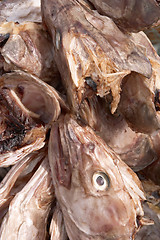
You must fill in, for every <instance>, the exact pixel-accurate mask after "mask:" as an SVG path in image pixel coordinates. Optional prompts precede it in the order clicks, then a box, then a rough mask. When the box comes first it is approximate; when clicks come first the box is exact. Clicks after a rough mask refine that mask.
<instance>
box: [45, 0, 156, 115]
mask: <svg viewBox="0 0 160 240" xmlns="http://www.w3.org/2000/svg"><path fill="white" fill-rule="evenodd" d="M81 2H83V1H81ZM81 2H80V3H79V2H78V1H75V0H72V1H70V2H69V3H68V1H64V0H63V1H62V0H58V1H54V0H52V1H48V0H43V1H42V16H43V22H44V24H45V25H46V26H47V27H48V29H49V31H50V33H51V35H52V39H53V44H54V53H55V61H56V63H57V67H58V69H59V71H60V73H61V76H62V79H63V80H64V85H65V87H66V89H67V95H68V99H69V102H70V106H71V107H72V110H73V111H75V112H77V111H78V108H79V104H80V103H81V101H82V100H83V98H84V96H86V94H85V93H86V92H85V91H86V81H85V80H86V78H91V79H92V81H93V82H95V84H96V85H97V91H96V92H95V94H97V95H100V96H105V95H107V94H108V93H109V92H110V91H111V92H112V95H113V103H112V113H113V112H114V111H115V110H116V108H117V105H118V102H119V96H120V90H121V89H120V85H121V81H122V79H123V78H124V76H126V75H128V74H129V73H130V72H131V71H135V72H138V73H141V74H143V75H145V76H146V77H150V76H151V72H152V69H151V65H150V62H149V60H148V58H147V57H146V56H145V55H144V54H143V52H142V51H141V49H140V48H137V46H136V45H135V44H134V42H133V41H131V40H130V38H129V37H128V35H125V34H124V33H122V32H121V31H120V29H118V27H117V26H116V25H115V24H114V22H113V21H112V20H111V19H109V18H108V17H104V16H101V15H100V14H98V13H97V12H96V11H92V10H89V8H88V7H84V5H83V4H81ZM142 66H143V67H142Z"/></svg>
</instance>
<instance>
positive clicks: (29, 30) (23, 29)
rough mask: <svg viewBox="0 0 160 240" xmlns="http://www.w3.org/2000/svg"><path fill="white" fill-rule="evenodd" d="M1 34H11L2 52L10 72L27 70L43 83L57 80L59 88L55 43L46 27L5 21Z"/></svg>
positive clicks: (5, 68)
mask: <svg viewBox="0 0 160 240" xmlns="http://www.w3.org/2000/svg"><path fill="white" fill-rule="evenodd" d="M0 34H1V36H2V37H3V36H6V35H7V34H8V35H9V37H8V40H7V41H6V43H5V44H4V43H3V44H4V46H3V47H2V49H1V55H2V56H3V58H4V64H3V65H4V70H5V71H6V72H10V71H13V70H16V69H19V70H23V71H26V72H28V73H31V74H34V75H36V76H37V77H39V78H41V79H42V80H43V81H47V82H48V81H51V80H54V84H55V86H56V85H57V83H58V81H59V73H58V70H57V67H56V65H55V62H54V57H53V51H52V40H51V38H50V36H49V35H48V34H47V32H46V31H45V30H44V28H43V27H42V24H38V23H33V22H24V23H22V24H18V23H14V22H3V23H2V24H0ZM3 42H4V41H3Z"/></svg>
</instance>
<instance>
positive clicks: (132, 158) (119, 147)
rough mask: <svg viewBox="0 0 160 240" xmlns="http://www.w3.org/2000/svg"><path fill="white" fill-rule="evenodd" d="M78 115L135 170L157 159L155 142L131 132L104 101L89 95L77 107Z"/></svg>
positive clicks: (140, 134) (123, 119) (119, 114)
mask: <svg viewBox="0 0 160 240" xmlns="http://www.w3.org/2000/svg"><path fill="white" fill-rule="evenodd" d="M108 101H109V100H108ZM79 113H80V116H81V118H82V119H83V121H85V123H86V124H88V125H89V126H90V127H92V128H93V129H94V131H96V133H97V134H98V135H100V136H101V137H102V139H104V140H105V142H106V143H107V144H108V145H109V146H110V147H111V148H112V149H113V150H114V151H115V152H116V153H117V154H118V155H119V156H120V158H121V159H122V160H123V161H124V162H125V163H127V165H129V166H130V167H131V168H132V169H133V170H134V171H139V170H141V169H143V168H145V167H146V166H148V165H149V164H151V163H152V162H154V161H156V160H157V159H158V158H159V152H158V151H157V149H158V146H157V147H155V144H154V143H155V141H153V139H152V138H151V137H150V136H149V135H147V134H143V133H138V132H135V131H133V130H132V129H131V128H130V127H129V126H128V124H127V122H126V120H125V118H124V117H123V115H122V114H121V113H120V112H116V113H115V114H111V112H110V107H109V103H108V102H107V100H105V99H102V98H99V97H96V96H94V97H90V98H88V99H87V100H84V101H83V103H82V104H81V106H80V111H79Z"/></svg>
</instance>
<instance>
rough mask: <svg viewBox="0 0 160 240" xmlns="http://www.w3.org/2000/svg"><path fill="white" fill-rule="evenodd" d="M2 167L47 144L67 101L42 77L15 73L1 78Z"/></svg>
mask: <svg viewBox="0 0 160 240" xmlns="http://www.w3.org/2000/svg"><path fill="white" fill-rule="evenodd" d="M0 94H1V95H0V102H1V105H0V110H1V114H0V123H1V128H0V129H1V130H0V141H1V145H0V151H1V159H0V166H1V167H2V166H9V165H13V164H15V163H16V162H18V161H19V160H20V159H22V158H23V157H25V156H26V155H28V154H29V153H31V152H32V151H35V150H38V149H40V148H42V147H43V146H44V144H45V138H46V132H47V130H48V128H49V127H50V124H51V122H52V121H55V120H56V119H57V118H58V116H59V114H60V112H61V107H60V104H61V103H62V104H63V100H62V99H61V98H60V97H59V95H58V93H57V92H56V90H54V88H52V87H51V86H49V85H48V84H46V83H45V82H43V81H41V80H40V79H38V78H36V77H34V76H32V75H30V74H27V73H24V72H20V71H19V72H14V73H8V74H5V75H3V76H2V77H1V78H0Z"/></svg>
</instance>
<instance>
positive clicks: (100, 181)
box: [96, 176, 104, 186]
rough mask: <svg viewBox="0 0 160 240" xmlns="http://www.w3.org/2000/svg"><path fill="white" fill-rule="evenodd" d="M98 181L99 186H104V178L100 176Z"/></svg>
mask: <svg viewBox="0 0 160 240" xmlns="http://www.w3.org/2000/svg"><path fill="white" fill-rule="evenodd" d="M96 182H97V184H98V185H99V186H103V185H104V178H103V177H101V176H99V177H97V179H96Z"/></svg>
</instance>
